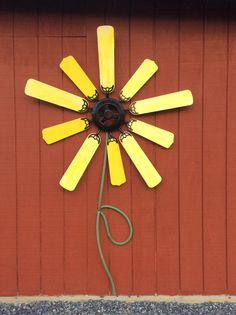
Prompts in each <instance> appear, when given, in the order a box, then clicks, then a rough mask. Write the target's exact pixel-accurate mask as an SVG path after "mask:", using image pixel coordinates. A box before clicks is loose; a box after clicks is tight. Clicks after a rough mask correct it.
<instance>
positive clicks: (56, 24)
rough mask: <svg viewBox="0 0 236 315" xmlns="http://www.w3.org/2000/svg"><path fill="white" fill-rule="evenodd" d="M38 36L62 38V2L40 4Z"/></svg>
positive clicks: (45, 1) (43, 0) (60, 0)
mask: <svg viewBox="0 0 236 315" xmlns="http://www.w3.org/2000/svg"><path fill="white" fill-rule="evenodd" d="M38 36H62V0H59V1H57V2H56V5H55V2H53V1H48V0H42V1H40V2H39V3H38Z"/></svg>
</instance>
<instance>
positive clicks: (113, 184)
mask: <svg viewBox="0 0 236 315" xmlns="http://www.w3.org/2000/svg"><path fill="white" fill-rule="evenodd" d="M125 183H126V178H125V179H124V180H123V181H121V182H112V181H111V184H112V186H119V187H120V186H122V185H124V184H125Z"/></svg>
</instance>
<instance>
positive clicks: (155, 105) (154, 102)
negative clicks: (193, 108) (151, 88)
mask: <svg viewBox="0 0 236 315" xmlns="http://www.w3.org/2000/svg"><path fill="white" fill-rule="evenodd" d="M192 104H193V95H192V93H191V91H190V90H184V91H179V92H174V93H170V94H165V95H160V96H156V97H151V98H146V99H144V100H141V101H137V102H134V103H132V104H131V105H130V107H129V110H130V113H131V114H133V115H140V114H147V113H153V112H159V111H161V110H166V109H172V108H178V107H184V106H189V105H192Z"/></svg>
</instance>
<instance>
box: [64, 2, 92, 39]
mask: <svg viewBox="0 0 236 315" xmlns="http://www.w3.org/2000/svg"><path fill="white" fill-rule="evenodd" d="M86 4H87V3H86V1H85V0H82V1H76V0H70V1H63V27H62V33H63V36H69V37H70V36H86V14H85V12H86V8H87V6H86ZM91 5H92V4H91Z"/></svg>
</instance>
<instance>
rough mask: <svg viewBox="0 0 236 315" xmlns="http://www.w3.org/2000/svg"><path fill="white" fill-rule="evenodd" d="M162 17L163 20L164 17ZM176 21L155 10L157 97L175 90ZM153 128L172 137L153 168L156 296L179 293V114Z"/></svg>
mask: <svg viewBox="0 0 236 315" xmlns="http://www.w3.org/2000/svg"><path fill="white" fill-rule="evenodd" d="M163 16H164V17H163ZM178 24H179V17H178V12H177V11H174V12H173V13H172V15H171V16H169V11H167V12H166V11H163V10H160V8H159V6H157V8H156V21H155V46H156V47H155V56H156V57H155V59H156V60H157V62H158V64H159V73H158V74H157V76H156V95H161V94H167V93H171V92H174V91H177V90H178V71H179V68H178V57H179V56H178V47H179V42H178V40H179V28H178ZM156 126H158V127H161V128H163V129H166V130H169V131H171V132H173V133H174V135H175V142H174V144H173V145H172V147H171V148H170V149H168V150H166V149H164V148H161V147H160V148H158V151H157V153H156V164H157V166H158V168H159V170H160V173H161V176H162V177H163V181H162V183H161V185H160V187H159V189H158V190H157V192H156V196H155V198H156V202H155V212H156V218H155V219H156V229H157V231H156V251H157V257H156V269H157V292H158V294H178V293H179V209H178V183H179V181H178V179H179V177H178V175H179V174H178V143H179V133H178V111H176V110H173V111H164V112H159V113H157V115H156Z"/></svg>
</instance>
